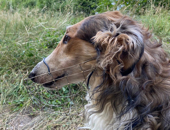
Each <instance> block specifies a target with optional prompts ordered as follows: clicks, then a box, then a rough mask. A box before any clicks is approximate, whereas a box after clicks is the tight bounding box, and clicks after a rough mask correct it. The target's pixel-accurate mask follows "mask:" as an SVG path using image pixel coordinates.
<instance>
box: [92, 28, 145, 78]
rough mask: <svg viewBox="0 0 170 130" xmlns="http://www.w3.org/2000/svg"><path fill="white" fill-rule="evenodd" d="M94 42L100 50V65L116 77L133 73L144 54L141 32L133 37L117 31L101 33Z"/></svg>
mask: <svg viewBox="0 0 170 130" xmlns="http://www.w3.org/2000/svg"><path fill="white" fill-rule="evenodd" d="M136 31H137V30H136ZM93 40H94V43H95V47H97V48H98V49H99V50H100V56H99V57H98V61H99V65H100V66H101V67H102V68H103V69H105V70H106V71H109V73H111V75H112V76H113V75H114V77H115V75H117V73H120V74H121V75H122V76H125V75H128V74H129V73H131V72H132V71H133V69H134V67H135V65H136V63H137V62H138V61H139V60H140V58H141V56H142V54H143V52H144V45H143V40H142V34H141V33H140V32H139V33H138V34H136V35H135V34H134V35H133V34H132V33H129V34H127V33H121V31H116V30H115V31H114V32H111V31H105V32H101V31H99V32H98V33H97V34H96V36H94V37H93Z"/></svg>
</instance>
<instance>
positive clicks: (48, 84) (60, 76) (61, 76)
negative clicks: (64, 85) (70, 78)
mask: <svg viewBox="0 0 170 130" xmlns="http://www.w3.org/2000/svg"><path fill="white" fill-rule="evenodd" d="M64 76H65V73H64V74H62V75H59V76H57V77H56V78H54V80H53V81H51V82H48V83H45V84H43V86H44V87H50V86H51V85H53V84H54V83H55V82H56V81H57V80H58V79H61V78H63V77H64Z"/></svg>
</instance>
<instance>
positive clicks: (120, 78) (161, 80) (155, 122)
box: [77, 12, 170, 130]
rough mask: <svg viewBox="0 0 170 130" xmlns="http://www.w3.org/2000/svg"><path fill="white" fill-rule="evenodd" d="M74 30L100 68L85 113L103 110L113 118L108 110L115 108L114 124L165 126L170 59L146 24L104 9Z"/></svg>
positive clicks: (169, 121)
mask: <svg viewBox="0 0 170 130" xmlns="http://www.w3.org/2000/svg"><path fill="white" fill-rule="evenodd" d="M77 34H78V35H77V36H78V37H79V38H81V39H83V40H86V41H89V42H91V43H92V44H93V45H94V47H95V48H96V50H97V51H98V57H97V67H98V68H100V69H102V70H103V81H102V82H101V84H100V85H98V86H96V87H95V88H94V89H93V93H92V94H91V95H90V97H91V98H93V96H94V95H95V94H97V95H98V96H97V97H95V100H96V103H95V104H90V105H87V106H86V109H87V111H88V114H86V116H87V118H89V120H90V118H92V117H93V114H95V113H99V114H101V113H102V112H103V113H104V112H105V116H107V117H106V119H107V118H108V119H111V118H112V117H110V115H109V113H111V114H112V113H115V117H116V121H118V120H119V121H120V123H119V125H117V127H116V128H117V129H147V128H148V129H149V128H150V129H152V130H156V129H160V130H169V129H170V62H169V58H168V56H167V54H166V53H165V52H164V50H163V49H162V46H161V43H159V42H157V41H153V40H152V36H151V34H150V32H149V31H148V29H146V28H144V27H143V25H142V24H140V23H138V22H136V21H134V20H133V19H131V18H130V17H128V16H124V15H122V14H121V13H119V12H106V13H103V14H99V15H95V16H91V17H89V18H87V19H86V20H85V21H84V23H83V24H82V25H81V27H80V29H79V31H78V33H77ZM106 109H107V110H106ZM106 111H107V112H108V113H107V112H106ZM109 111H110V112H109ZM130 113H133V114H132V115H130ZM128 114H129V115H128ZM101 115H102V114H101ZM126 115H128V118H127V120H124V122H123V118H126V117H125V116H126ZM112 116H113V114H112ZM101 119H103V120H104V118H101ZM96 121H97V119H96ZM116 121H110V123H116ZM105 122H106V121H105ZM107 122H109V121H107ZM121 122H122V124H121ZM98 123H99V122H98ZM103 123H104V122H103ZM101 124H102V123H101ZM98 125H100V124H98ZM103 125H104V124H103ZM105 125H106V124H105ZM111 125H112V124H110V126H111ZM107 127H108V126H107ZM93 128H95V126H93ZM110 128H113V127H110ZM105 129H107V128H106V127H105ZM108 129H109V128H108Z"/></svg>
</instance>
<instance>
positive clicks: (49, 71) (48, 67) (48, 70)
mask: <svg viewBox="0 0 170 130" xmlns="http://www.w3.org/2000/svg"><path fill="white" fill-rule="evenodd" d="M43 63H44V64H45V65H46V66H47V69H48V74H49V75H51V72H50V67H49V66H48V64H47V63H46V62H45V58H43Z"/></svg>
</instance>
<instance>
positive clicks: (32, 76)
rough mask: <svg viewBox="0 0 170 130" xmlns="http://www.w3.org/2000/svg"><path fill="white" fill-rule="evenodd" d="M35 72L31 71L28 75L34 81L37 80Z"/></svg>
mask: <svg viewBox="0 0 170 130" xmlns="http://www.w3.org/2000/svg"><path fill="white" fill-rule="evenodd" d="M35 75H36V74H35V73H33V72H31V73H30V74H29V75H28V78H30V79H31V80H32V81H35Z"/></svg>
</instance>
